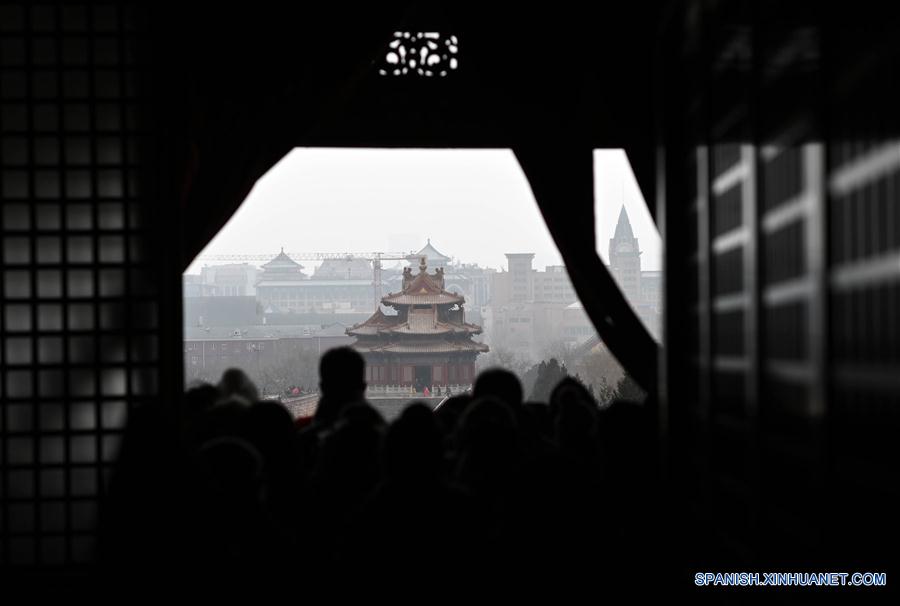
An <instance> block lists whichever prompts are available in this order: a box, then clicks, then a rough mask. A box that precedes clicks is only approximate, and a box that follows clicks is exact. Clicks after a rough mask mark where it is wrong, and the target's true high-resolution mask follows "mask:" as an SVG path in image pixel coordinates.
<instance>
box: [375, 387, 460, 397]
mask: <svg viewBox="0 0 900 606" xmlns="http://www.w3.org/2000/svg"><path fill="white" fill-rule="evenodd" d="M470 389H472V386H471V385H469V384H455V385H435V386H433V387H432V386H429V387H428V391H429V397H432V398H439V397H444V396H446V395H447V391H448V390H449V392H450V394H460V393H463V392H466V391H469V390H470ZM403 396H409V397H411V398H415V397H420V398H421V397H423V393H422V392H421V391H416V389H415V387H413V386H412V385H369V386H368V387H367V388H366V397H367V398H379V397H380V398H395V397H403Z"/></svg>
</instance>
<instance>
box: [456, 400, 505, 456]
mask: <svg viewBox="0 0 900 606" xmlns="http://www.w3.org/2000/svg"><path fill="white" fill-rule="evenodd" d="M458 431H459V443H460V447H461V448H462V449H463V450H464V451H467V452H469V453H470V454H476V455H478V456H486V457H488V458H489V459H508V458H514V457H515V455H516V454H517V450H518V424H517V423H516V418H515V415H514V414H513V411H512V408H511V407H510V406H509V404H507V403H506V402H504V401H503V400H500V399H498V398H475V399H474V400H473V401H472V403H471V404H470V405H469V407H468V408H466V411H465V412H464V413H463V415H462V417H461V418H460V420H459V430H458Z"/></svg>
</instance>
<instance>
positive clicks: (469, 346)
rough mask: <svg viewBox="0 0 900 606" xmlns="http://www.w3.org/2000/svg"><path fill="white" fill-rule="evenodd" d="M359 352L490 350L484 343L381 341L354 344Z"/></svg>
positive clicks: (465, 341)
mask: <svg viewBox="0 0 900 606" xmlns="http://www.w3.org/2000/svg"><path fill="white" fill-rule="evenodd" d="M353 347H354V348H355V349H356V350H357V351H361V352H373V353H376V352H381V353H455V352H467V351H471V352H477V353H481V352H486V351H489V348H488V346H487V345H485V344H484V343H478V342H476V341H469V340H461V341H427V342H424V343H408V342H405V341H404V342H399V343H390V342H388V343H385V342H381V341H372V342H365V341H359V342H357V343H354V344H353Z"/></svg>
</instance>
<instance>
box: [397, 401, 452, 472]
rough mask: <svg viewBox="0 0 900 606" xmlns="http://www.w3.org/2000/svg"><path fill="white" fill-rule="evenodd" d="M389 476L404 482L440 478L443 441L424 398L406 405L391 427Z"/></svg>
mask: <svg viewBox="0 0 900 606" xmlns="http://www.w3.org/2000/svg"><path fill="white" fill-rule="evenodd" d="M383 452H384V464H385V472H386V475H387V477H388V478H389V479H390V480H391V481H393V482H399V483H402V484H407V485H409V484H428V483H432V482H434V481H436V480H438V479H440V475H441V469H442V464H443V442H442V436H441V432H440V429H438V425H437V421H436V420H435V418H434V414H433V413H432V412H431V409H430V408H428V407H427V406H426V405H425V404H423V403H421V402H414V403H413V404H410V405H409V406H407V407H406V409H405V410H404V411H403V413H402V414H401V415H400V417H399V418H398V419H397V420H395V421H394V422H393V423H392V424H391V426H390V427H389V428H388V432H387V436H385V441H384V451H383Z"/></svg>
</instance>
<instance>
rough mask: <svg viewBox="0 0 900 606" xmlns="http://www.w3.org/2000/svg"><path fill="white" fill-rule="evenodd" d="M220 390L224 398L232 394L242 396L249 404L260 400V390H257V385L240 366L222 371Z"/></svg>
mask: <svg viewBox="0 0 900 606" xmlns="http://www.w3.org/2000/svg"><path fill="white" fill-rule="evenodd" d="M218 387H219V391H220V392H221V395H222V397H223V398H228V397H231V396H240V397H241V398H244V399H245V400H246V401H247V403H248V404H252V403H253V402H256V401H257V400H259V392H258V391H256V385H254V384H253V381H251V380H250V377H248V376H247V374H246V373H245V372H244V371H243V370H241V369H240V368H229V369H228V370H226V371H225V372H224V373H222V378H221V379H220V380H219V385H218Z"/></svg>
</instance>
